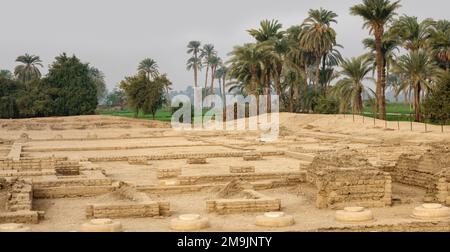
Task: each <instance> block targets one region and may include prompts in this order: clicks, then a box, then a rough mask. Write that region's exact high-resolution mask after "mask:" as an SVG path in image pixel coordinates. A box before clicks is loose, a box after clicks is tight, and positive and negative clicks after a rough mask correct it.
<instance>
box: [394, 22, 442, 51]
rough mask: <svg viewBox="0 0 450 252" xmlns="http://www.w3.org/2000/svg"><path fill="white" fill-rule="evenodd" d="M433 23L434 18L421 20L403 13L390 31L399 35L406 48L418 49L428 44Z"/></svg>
mask: <svg viewBox="0 0 450 252" xmlns="http://www.w3.org/2000/svg"><path fill="white" fill-rule="evenodd" d="M433 23H434V21H433V20H432V19H425V20H423V21H422V22H419V21H418V20H417V17H411V16H407V15H403V16H401V17H400V18H399V19H398V20H396V21H395V22H394V23H393V25H392V28H391V29H390V31H389V32H390V33H393V34H394V36H398V37H399V39H400V41H401V43H402V45H403V47H404V48H405V49H407V50H409V51H417V50H419V49H423V48H426V47H427V46H428V39H429V38H430V36H431V31H432V27H433Z"/></svg>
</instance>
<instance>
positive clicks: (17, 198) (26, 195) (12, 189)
mask: <svg viewBox="0 0 450 252" xmlns="http://www.w3.org/2000/svg"><path fill="white" fill-rule="evenodd" d="M7 190H8V194H9V199H8V202H7V204H6V206H7V210H8V211H11V212H15V211H30V210H31V209H32V207H33V188H32V184H31V181H29V180H23V179H17V180H13V181H11V182H9V185H8V188H7Z"/></svg>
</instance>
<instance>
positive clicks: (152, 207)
mask: <svg viewBox="0 0 450 252" xmlns="http://www.w3.org/2000/svg"><path fill="white" fill-rule="evenodd" d="M168 215H170V209H169V203H168V202H147V203H122V204H96V205H88V206H87V207H86V217H87V218H131V217H134V218H139V217H142V218H143V217H154V216H168Z"/></svg>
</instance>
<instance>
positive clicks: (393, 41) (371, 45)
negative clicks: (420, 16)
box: [363, 33, 400, 86]
mask: <svg viewBox="0 0 450 252" xmlns="http://www.w3.org/2000/svg"><path fill="white" fill-rule="evenodd" d="M389 34H391V35H388V34H385V35H384V36H383V38H382V42H381V43H382V44H381V54H382V57H383V66H382V68H381V71H382V72H381V76H382V79H385V80H386V82H387V81H388V80H389V72H390V67H391V65H392V62H393V61H394V56H395V52H396V51H398V50H399V49H398V45H399V43H400V42H399V41H398V40H397V38H396V37H395V36H393V35H392V33H389ZM363 44H364V47H365V48H367V49H369V50H370V52H369V53H368V54H367V55H366V56H367V58H368V60H369V61H371V62H373V66H374V68H373V71H375V70H376V69H377V60H376V45H375V40H374V39H373V38H366V39H364V40H363ZM386 86H387V83H386Z"/></svg>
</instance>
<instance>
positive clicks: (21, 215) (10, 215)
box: [0, 210, 39, 224]
mask: <svg viewBox="0 0 450 252" xmlns="http://www.w3.org/2000/svg"><path fill="white" fill-rule="evenodd" d="M0 223H28V224H38V223H39V214H38V212H36V211H26V210H25V211H17V212H6V213H0Z"/></svg>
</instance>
